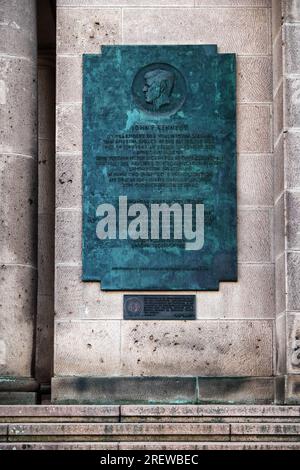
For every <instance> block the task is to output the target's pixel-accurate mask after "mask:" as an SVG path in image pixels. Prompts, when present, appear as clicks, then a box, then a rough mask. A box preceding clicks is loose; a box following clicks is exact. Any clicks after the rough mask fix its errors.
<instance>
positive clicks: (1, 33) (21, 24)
mask: <svg viewBox="0 0 300 470" xmlns="http://www.w3.org/2000/svg"><path fill="white" fill-rule="evenodd" d="M35 3H36V2H35V1H34V0H22V2H20V1H19V0H2V1H1V24H0V37H1V52H2V53H5V54H9V55H17V56H24V57H26V58H28V59H30V58H33V57H35V56H36V49H37V47H36V6H35Z"/></svg>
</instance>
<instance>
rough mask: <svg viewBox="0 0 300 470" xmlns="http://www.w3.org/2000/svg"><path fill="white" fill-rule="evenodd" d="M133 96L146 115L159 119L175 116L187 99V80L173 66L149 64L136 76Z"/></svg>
mask: <svg viewBox="0 0 300 470" xmlns="http://www.w3.org/2000/svg"><path fill="white" fill-rule="evenodd" d="M132 95H133V98H134V101H135V103H136V105H137V106H138V107H139V108H140V109H141V110H143V111H144V112H145V113H149V114H152V115H155V116H158V117H159V116H164V115H166V116H167V115H170V114H174V113H176V112H177V111H178V110H179V109H180V108H181V106H182V105H183V103H184V101H185V98H186V83H185V79H184V77H183V75H182V73H181V72H179V70H178V69H176V68H175V67H173V66H172V65H169V64H163V63H155V64H149V65H146V66H145V67H143V68H141V69H140V70H139V71H138V72H137V74H136V75H135V77H134V80H133V83H132Z"/></svg>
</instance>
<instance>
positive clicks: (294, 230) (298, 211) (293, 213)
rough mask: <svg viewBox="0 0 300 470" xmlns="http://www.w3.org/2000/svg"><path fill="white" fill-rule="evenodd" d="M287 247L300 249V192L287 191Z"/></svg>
mask: <svg viewBox="0 0 300 470" xmlns="http://www.w3.org/2000/svg"><path fill="white" fill-rule="evenodd" d="M286 218H287V226H286V234H287V248H288V249H289V250H300V230H299V220H300V192H296V191H287V192H286Z"/></svg>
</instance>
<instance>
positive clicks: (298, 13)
mask: <svg viewBox="0 0 300 470" xmlns="http://www.w3.org/2000/svg"><path fill="white" fill-rule="evenodd" d="M281 3H282V13H283V17H284V21H286V22H288V23H294V22H299V21H300V5H299V1H298V0H282V2H281Z"/></svg>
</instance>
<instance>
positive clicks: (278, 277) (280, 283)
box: [275, 253, 286, 315]
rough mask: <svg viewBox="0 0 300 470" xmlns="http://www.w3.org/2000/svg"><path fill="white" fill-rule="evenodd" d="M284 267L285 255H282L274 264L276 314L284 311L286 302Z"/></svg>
mask: <svg viewBox="0 0 300 470" xmlns="http://www.w3.org/2000/svg"><path fill="white" fill-rule="evenodd" d="M285 281H286V266H285V253H282V254H281V255H280V256H279V257H278V258H277V259H276V263H275V283H276V288H275V292H276V313H277V315H279V314H280V313H282V312H284V311H285V302H286V285H285Z"/></svg>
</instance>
